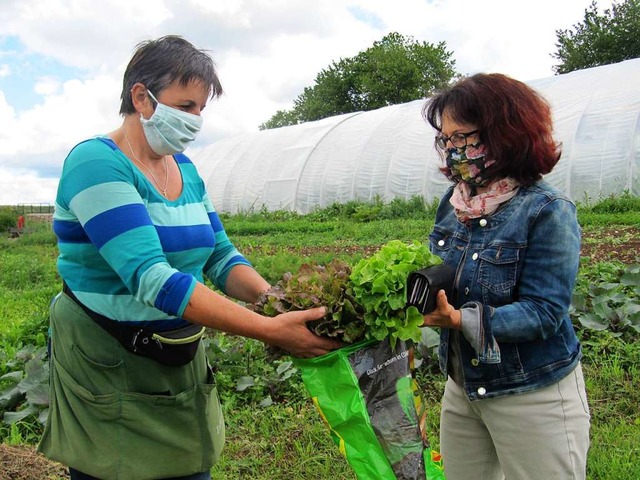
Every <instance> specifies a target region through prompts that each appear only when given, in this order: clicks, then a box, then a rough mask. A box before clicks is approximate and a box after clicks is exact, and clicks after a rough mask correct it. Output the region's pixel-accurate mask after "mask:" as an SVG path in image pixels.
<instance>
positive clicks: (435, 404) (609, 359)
mask: <svg viewBox="0 0 640 480" xmlns="http://www.w3.org/2000/svg"><path fill="white" fill-rule="evenodd" d="M434 211H435V210H434V206H433V205H425V204H424V203H423V202H421V201H418V200H417V199H412V200H410V201H407V202H404V203H403V202H399V201H394V202H393V204H392V205H384V204H381V203H380V202H373V203H372V204H362V203H358V202H350V203H348V204H345V205H333V206H330V207H328V208H326V209H323V210H319V211H317V212H314V213H312V214H309V215H306V216H301V215H297V214H294V213H291V212H274V213H268V212H257V213H245V214H241V215H234V216H229V215H225V216H224V218H223V221H224V223H225V227H226V229H227V232H228V234H229V237H230V238H231V239H232V240H233V241H234V243H235V244H236V245H237V246H238V247H239V248H240V249H241V250H242V251H243V252H245V253H246V254H247V256H248V258H249V259H250V260H251V261H252V262H253V263H254V265H255V266H256V268H257V269H258V271H260V273H261V274H263V276H265V277H266V278H267V279H268V280H269V281H271V282H275V281H277V280H278V279H279V278H280V277H281V276H282V274H283V273H284V272H287V271H296V270H297V269H298V267H299V266H300V265H301V264H302V263H303V262H307V261H317V262H319V263H328V262H329V261H330V260H331V259H332V258H336V257H337V258H341V259H343V260H347V261H349V262H352V263H355V262H356V261H357V260H359V259H360V258H361V257H362V256H363V254H364V253H363V252H365V251H371V249H375V248H376V247H378V246H381V245H383V244H384V243H386V242H388V241H389V240H391V239H400V240H403V241H406V242H408V241H412V240H414V239H415V240H419V241H422V242H426V241H427V236H428V233H429V231H430V230H431V228H432V226H433V214H434ZM578 211H579V220H580V223H581V225H582V227H583V231H584V232H587V233H588V234H589V241H590V242H592V243H595V244H597V243H598V242H609V243H614V244H624V243H625V242H629V241H632V240H634V237H637V233H638V231H637V229H638V228H639V227H640V202H638V201H637V199H635V198H634V197H629V196H628V195H623V196H622V197H621V199H620V201H619V202H616V199H615V198H607V199H604V200H603V201H602V203H597V204H595V205H580V206H579V210H578ZM613 226H619V227H620V231H621V232H622V234H621V235H620V236H619V237H617V238H612V239H611V238H602V237H601V236H600V235H599V232H601V231H602V230H603V228H604V227H607V228H608V229H609V230H610V229H611V227H613ZM56 255H57V248H56V245H55V240H54V238H53V235H52V234H51V232H50V230H49V228H48V226H47V225H41V226H37V227H36V228H35V229H33V230H31V231H30V233H28V234H26V235H23V236H21V237H20V238H18V239H9V238H7V237H4V236H0V265H1V268H0V318H1V319H2V321H1V322H0V377H1V376H2V375H3V374H5V373H8V372H11V371H13V369H14V366H15V364H16V361H15V360H16V357H17V355H19V352H20V350H21V348H22V347H23V346H24V345H27V344H36V345H39V346H42V345H44V342H45V335H46V331H47V310H48V305H49V302H50V300H51V298H52V297H53V296H54V295H55V294H56V293H57V292H58V291H59V289H60V279H59V277H58V275H57V272H56V266H55V259H56ZM619 274H620V265H619V264H618V263H616V262H615V259H611V261H603V262H598V263H593V262H583V265H582V266H581V273H580V280H579V284H580V285H588V284H591V283H594V282H615V281H617V279H618V278H619ZM579 334H580V335H581V337H582V340H583V346H584V351H585V357H584V359H583V368H584V371H585V381H586V383H587V392H588V396H589V400H590V405H591V414H592V429H591V449H590V452H589V459H588V462H589V463H588V478H589V479H590V480H601V479H602V480H604V479H607V480H608V479H614V478H615V479H616V480H637V479H638V478H640V460H638V459H639V458H640V451H639V449H640V410H639V408H638V405H640V384H639V383H638V382H639V380H638V378H639V375H640V334H637V333H636V332H633V331H626V332H624V333H623V334H621V335H619V336H613V335H611V334H610V333H609V332H607V331H604V332H593V331H585V330H579ZM209 348H210V352H211V354H210V357H211V358H213V359H214V361H215V363H216V365H217V366H218V367H219V368H220V369H219V373H218V386H219V390H220V394H221V397H222V400H223V408H224V411H225V418H226V424H227V444H226V446H225V450H224V451H223V455H222V458H221V459H220V461H219V462H218V464H217V465H216V466H215V467H214V468H213V470H212V474H213V478H217V479H237V478H252V479H255V480H267V479H269V480H271V479H280V478H287V479H290V480H298V479H300V480H302V479H304V480H310V479H311V480H313V479H318V480H324V479H332V480H333V479H346V480H354V479H355V476H354V474H353V472H352V471H351V469H350V467H349V465H348V464H347V462H346V461H345V459H344V458H343V457H342V456H341V455H340V453H339V451H338V448H337V447H336V446H335V445H334V444H333V442H332V441H331V439H330V437H329V433H328V431H327V429H326V427H325V425H324V424H323V423H322V420H321V419H320V417H319V415H318V413H317V412H316V410H315V409H314V408H313V406H312V404H311V402H310V400H309V399H308V398H306V395H305V394H304V390H303V388H302V386H301V384H300V378H299V376H298V375H294V376H293V378H292V379H291V380H290V381H289V382H288V383H277V382H276V381H275V380H271V381H272V382H276V383H269V382H263V383H261V384H260V385H259V386H258V387H255V388H254V389H248V390H246V391H243V392H239V391H237V390H236V389H235V384H236V382H237V380H238V378H239V377H241V376H243V375H250V376H253V377H254V378H264V379H266V378H267V377H269V378H272V372H273V369H274V366H273V364H271V363H269V362H268V360H267V358H266V356H265V352H264V348H263V347H262V345H260V344H259V343H258V342H254V341H251V340H246V339H238V338H234V337H230V336H226V335H218V336H216V337H212V339H211V344H210V347H209ZM417 373H418V380H419V383H420V385H421V386H422V387H423V390H424V397H425V401H426V404H427V406H428V412H427V414H428V431H429V433H430V437H431V439H432V442H433V445H434V448H436V449H437V445H438V433H439V426H438V421H439V410H440V396H441V394H442V391H443V388H444V381H443V379H442V378H441V377H440V375H439V373H438V372H437V367H434V365H433V364H429V363H428V362H425V366H424V367H422V368H421V369H419V370H418V372H417ZM2 386H3V383H2V380H0V391H1V390H2ZM270 393H272V394H274V395H275V396H276V397H277V398H278V401H277V402H276V403H274V404H273V405H272V406H270V407H267V408H262V407H260V406H259V402H260V401H261V400H262V399H263V398H264V397H265V396H266V395H268V394H270ZM1 405H2V400H1V399H0V412H1V411H2V407H1ZM41 433H42V427H41V425H39V424H38V423H37V421H35V420H34V419H33V418H28V419H25V420H23V421H21V422H18V423H16V424H13V425H12V426H9V425H6V424H0V441H2V442H4V443H6V444H12V445H16V444H35V443H37V441H38V440H39V437H40V435H41Z"/></svg>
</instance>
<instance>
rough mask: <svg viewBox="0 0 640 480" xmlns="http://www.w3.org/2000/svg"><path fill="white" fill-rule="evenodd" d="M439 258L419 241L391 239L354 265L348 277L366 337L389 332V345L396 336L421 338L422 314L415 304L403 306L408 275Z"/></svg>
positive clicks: (409, 338) (380, 337)
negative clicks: (364, 327) (358, 306)
mask: <svg viewBox="0 0 640 480" xmlns="http://www.w3.org/2000/svg"><path fill="white" fill-rule="evenodd" d="M441 262H442V260H441V259H440V257H438V256H437V255H434V254H432V253H431V252H430V251H429V249H428V247H427V246H426V245H423V244H421V243H420V242H417V241H414V242H412V243H409V244H407V243H403V242H401V241H399V240H392V241H390V242H388V243H387V244H386V245H384V246H383V247H382V248H381V249H380V250H378V252H376V253H375V254H374V255H372V256H371V257H369V258H363V259H362V260H360V261H359V262H358V263H357V264H356V265H355V266H354V267H353V271H352V273H351V277H350V281H351V284H352V286H353V293H354V296H355V299H356V300H357V302H358V303H359V304H360V305H362V307H363V308H364V310H365V314H364V323H365V324H366V326H367V336H368V337H369V338H375V339H377V340H382V339H383V338H386V337H387V336H389V338H390V340H391V343H392V345H394V344H395V342H396V340H397V339H400V340H413V341H414V342H416V343H417V342H420V340H421V338H422V333H421V330H420V326H421V325H422V323H423V318H422V314H421V313H420V312H419V311H418V309H417V308H415V307H408V308H406V303H407V300H406V292H405V287H406V281H407V277H408V276H409V273H411V272H412V271H414V270H417V269H420V268H424V267H429V266H432V265H438V264H439V263H441Z"/></svg>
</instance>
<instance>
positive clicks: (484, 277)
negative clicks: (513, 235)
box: [478, 245, 522, 306]
mask: <svg viewBox="0 0 640 480" xmlns="http://www.w3.org/2000/svg"><path fill="white" fill-rule="evenodd" d="M521 250H522V248H519V247H507V246H502V245H495V246H489V247H487V248H485V249H484V250H483V251H482V252H481V253H480V268H479V272H478V282H479V283H480V285H481V286H482V301H483V303H485V304H487V305H492V306H499V305H503V304H505V303H509V302H511V301H513V291H514V287H515V286H516V282H517V278H518V261H519V260H520V251H521Z"/></svg>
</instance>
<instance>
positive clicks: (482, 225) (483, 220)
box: [480, 218, 487, 227]
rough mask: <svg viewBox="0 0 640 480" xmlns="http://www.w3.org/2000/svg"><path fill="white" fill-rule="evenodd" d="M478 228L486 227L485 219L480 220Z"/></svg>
mask: <svg viewBox="0 0 640 480" xmlns="http://www.w3.org/2000/svg"><path fill="white" fill-rule="evenodd" d="M480 226H481V227H486V226H487V219H486V218H482V219H480Z"/></svg>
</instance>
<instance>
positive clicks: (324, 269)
mask: <svg viewBox="0 0 640 480" xmlns="http://www.w3.org/2000/svg"><path fill="white" fill-rule="evenodd" d="M350 274H351V267H350V266H349V265H348V264H346V263H345V262H342V261H340V260H333V261H331V262H330V263H329V264H327V265H318V264H315V263H311V264H304V265H302V266H301V267H300V269H299V270H298V272H297V274H295V275H293V274H291V273H289V272H287V273H285V275H284V276H283V277H282V279H281V280H280V281H279V282H278V283H277V284H276V285H274V286H273V287H271V288H270V289H269V290H267V291H266V292H264V293H263V294H262V295H261V296H260V298H259V299H258V301H257V302H256V305H255V308H256V311H257V312H258V313H260V314H263V315H266V316H268V317H274V316H276V315H279V314H281V313H286V312H290V311H296V310H307V309H309V308H313V307H320V306H324V307H326V308H327V314H326V315H325V316H324V317H323V318H321V319H319V320H315V321H313V322H309V323H308V324H307V325H308V326H309V328H310V329H311V330H312V331H313V332H315V333H316V334H317V335H321V336H326V337H332V338H336V339H338V340H341V341H343V342H345V343H355V342H357V341H359V340H362V339H363V337H364V335H365V324H364V323H363V315H364V312H363V310H362V307H360V306H359V305H358V303H357V302H356V300H355V298H354V297H353V291H352V290H351V286H350V285H349V275H350Z"/></svg>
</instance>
